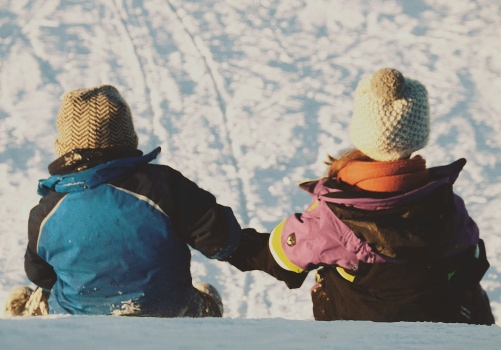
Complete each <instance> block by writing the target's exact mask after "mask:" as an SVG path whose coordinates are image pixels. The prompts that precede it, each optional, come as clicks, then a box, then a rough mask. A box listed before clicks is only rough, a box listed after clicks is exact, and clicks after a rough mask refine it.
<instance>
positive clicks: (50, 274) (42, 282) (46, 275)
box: [24, 193, 63, 290]
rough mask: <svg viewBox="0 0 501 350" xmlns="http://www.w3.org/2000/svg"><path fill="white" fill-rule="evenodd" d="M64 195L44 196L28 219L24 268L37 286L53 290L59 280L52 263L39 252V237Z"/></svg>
mask: <svg viewBox="0 0 501 350" xmlns="http://www.w3.org/2000/svg"><path fill="white" fill-rule="evenodd" d="M62 197H63V196H62V195H59V194H55V193H54V194H52V195H49V196H46V197H43V198H42V199H41V200H40V204H38V205H37V206H35V207H34V208H33V209H32V210H31V212H30V216H29V220H28V246H27V248H26V253H25V255H24V270H25V272H26V276H27V277H28V279H29V280H30V281H31V282H33V283H35V284H36V285H37V286H39V287H41V288H43V289H45V290H51V289H52V286H53V285H54V283H56V281H57V275H56V273H55V272H54V269H53V268H52V266H51V265H49V263H48V262H47V261H45V260H44V259H42V258H41V257H40V256H39V255H38V253H37V246H38V239H39V238H40V231H41V226H42V223H43V222H44V220H45V218H46V217H47V215H49V213H50V212H51V211H52V209H53V208H54V207H55V206H56V205H57V203H58V202H59V201H60V200H61V198H62Z"/></svg>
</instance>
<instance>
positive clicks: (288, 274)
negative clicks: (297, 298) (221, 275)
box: [224, 228, 308, 289]
mask: <svg viewBox="0 0 501 350" xmlns="http://www.w3.org/2000/svg"><path fill="white" fill-rule="evenodd" d="M269 238H270V235H269V234H268V233H259V232H257V231H256V230H255V229H253V228H246V229H243V230H242V238H241V240H240V244H239V246H238V248H237V249H236V250H235V252H233V254H231V256H229V257H228V258H226V259H224V260H225V261H228V262H229V263H230V264H231V265H233V266H235V267H236V268H237V269H239V270H240V271H251V270H260V271H264V272H266V273H267V274H269V275H271V276H273V277H275V278H276V279H277V280H279V281H284V282H285V284H286V285H287V287H289V289H295V288H299V287H301V285H302V284H303V282H304V280H305V279H306V276H307V275H308V272H307V271H305V272H302V273H296V272H292V271H288V270H285V269H283V268H282V267H281V266H280V265H278V263H277V262H276V261H275V258H273V255H272V254H271V251H270V248H269V244H268V240H269Z"/></svg>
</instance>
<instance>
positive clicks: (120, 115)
mask: <svg viewBox="0 0 501 350" xmlns="http://www.w3.org/2000/svg"><path fill="white" fill-rule="evenodd" d="M56 125H57V130H58V137H57V140H56V142H55V146H56V151H57V154H58V155H59V156H62V155H64V154H66V153H68V152H70V151H73V150H75V149H79V148H109V147H124V148H130V149H136V148H137V146H138V138H137V135H136V132H135V130H134V124H133V122H132V114H131V111H130V108H129V106H128V105H127V102H125V100H124V99H123V97H122V96H121V95H120V93H119V92H118V90H117V89H116V88H114V87H113V86H111V85H101V86H97V87H94V88H90V89H77V90H72V91H68V92H66V93H65V94H64V95H63V97H62V103H61V107H60V109H59V113H58V115H57V122H56Z"/></svg>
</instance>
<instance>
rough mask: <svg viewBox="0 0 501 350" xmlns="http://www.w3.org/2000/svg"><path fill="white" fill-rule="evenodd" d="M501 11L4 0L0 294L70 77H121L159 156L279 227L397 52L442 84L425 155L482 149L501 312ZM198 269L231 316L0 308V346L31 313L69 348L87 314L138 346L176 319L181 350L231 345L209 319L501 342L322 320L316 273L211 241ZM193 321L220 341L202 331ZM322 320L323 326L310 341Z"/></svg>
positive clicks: (435, 160)
mask: <svg viewBox="0 0 501 350" xmlns="http://www.w3.org/2000/svg"><path fill="white" fill-rule="evenodd" d="M500 18H501V3H500V2H499V1H497V0H476V1H467V0H385V1H383V0H373V1H370V0H365V1H362V0H356V1H350V0H339V1H329V0H315V1H297V0H261V1H258V0H226V1H209V0H202V1H200V0H198V1H197V0H191V1H189V0H184V1H181V0H148V1H141V0H114V1H111V0H109V1H104V0H101V1H99V0H92V1H91V0H88V1H61V0H45V1H41V0H39V1H37V0H10V1H9V0H0V57H1V59H0V177H1V180H2V181H0V201H1V202H2V206H1V207H0V219H1V221H2V230H1V231H0V242H1V243H0V303H1V304H3V302H4V299H5V297H6V295H7V294H8V293H9V291H10V290H11V289H12V288H13V287H15V286H18V285H23V284H27V283H28V281H27V280H26V278H25V275H24V271H23V255H24V249H25V245H26V240H27V237H26V220H27V215H28V212H29V210H30V208H31V207H32V206H34V205H35V204H36V203H37V201H38V197H37V195H36V184H37V179H39V178H45V177H47V175H48V174H47V170H46V167H47V165H48V164H49V163H50V162H51V161H52V160H53V159H54V158H55V156H56V155H55V151H54V147H53V142H54V140H55V138H56V128H55V117H56V114H57V110H58V107H59V96H60V95H61V94H62V93H63V92H64V91H66V90H70V89H75V88H80V87H91V86H95V85H99V84H103V83H108V84H113V85H115V86H116V87H117V88H118V89H119V90H120V91H121V92H122V94H123V95H124V97H125V98H126V99H127V101H128V102H129V104H130V106H131V108H132V111H133V114H134V118H135V125H136V128H137V131H138V133H139V137H140V148H141V149H143V150H144V151H150V150H151V149H153V148H154V147H156V146H157V145H160V146H162V150H163V151H162V154H161V158H160V162H161V163H164V164H169V165H171V166H173V167H174V168H176V169H178V170H180V171H181V172H182V173H183V174H184V175H186V176H187V177H189V178H191V179H192V180H194V181H196V182H197V183H198V184H199V185H200V186H201V187H203V188H205V189H207V190H210V191H211V192H212V193H214V194H215V195H216V196H217V198H218V200H219V202H220V203H223V204H225V205H229V206H231V207H232V208H233V209H234V211H235V212H236V214H237V216H238V218H239V220H240V222H241V224H242V226H250V227H255V228H257V229H258V230H263V231H269V230H271V229H272V228H273V227H274V226H275V225H276V224H278V223H279V222H280V221H281V220H282V219H284V218H285V217H287V216H288V215H290V214H292V213H293V212H296V211H298V212H300V211H302V210H303V209H304V207H305V206H306V205H307V203H308V202H309V198H308V196H307V195H306V194H305V193H301V191H300V190H299V189H298V188H297V185H296V184H297V183H298V182H300V181H302V180H304V179H311V178H317V177H320V176H323V175H324V174H325V166H324V165H323V163H322V162H323V161H324V160H325V159H326V154H327V153H331V154H333V155H336V154H338V153H339V151H341V150H343V149H345V148H347V147H350V145H351V144H350V140H349V137H348V134H347V126H348V124H349V120H350V117H351V110H352V98H353V91H354V88H355V87H356V85H357V83H358V81H359V80H360V78H361V77H363V76H365V75H366V74H371V73H373V72H375V71H376V70H377V69H379V68H382V67H394V68H397V69H399V70H401V71H402V72H403V73H404V75H408V76H409V77H412V78H415V79H418V80H420V81H421V82H422V83H424V84H425V85H426V86H427V88H428V91H429V94H430V102H431V112H432V118H433V119H432V134H431V140H430V143H429V145H428V147H427V148H426V149H425V150H423V152H421V154H422V155H423V156H424V157H425V158H426V159H427V161H428V164H429V165H430V166H435V165H441V164H445V163H447V162H451V161H453V160H455V159H457V158H461V157H465V158H467V159H468V164H467V166H466V168H465V170H464V172H463V173H462V175H461V177H460V178H459V180H458V183H457V186H456V191H457V192H458V193H459V194H461V195H462V196H463V197H464V199H465V202H466V204H467V207H468V209H469V210H470V212H471V214H472V216H473V217H474V218H475V220H476V222H477V224H478V225H479V227H480V229H481V236H482V237H483V238H484V240H485V241H486V244H487V250H488V258H489V260H490V262H491V268H490V270H489V271H488V273H487V275H486V276H485V278H484V281H483V286H484V287H485V288H486V290H487V291H488V294H489V296H490V298H491V301H492V307H493V310H494V313H495V316H496V319H497V320H501V232H499V227H500V226H501V225H500V224H501V220H500V218H499V214H498V212H499V211H500V210H501V181H500V180H501V157H500V154H501V152H500V151H501V138H500V137H499V135H500V134H501V118H500V115H501V99H500V98H499V96H500V95H501V60H500V59H499V52H500V49H501V46H500V44H499V37H500V35H501V19H500ZM496 43H497V44H496ZM192 271H193V276H194V281H195V282H200V281H207V282H210V283H212V284H214V285H215V286H217V287H218V289H219V290H220V291H221V294H222V295H223V298H224V302H225V310H226V317H227V319H224V320H217V321H214V320H211V321H207V320H203V321H202V320H182V321H180V320H144V319H140V320H136V319H120V320H115V319H113V320H109V319H108V318H96V319H92V320H89V319H88V318H83V319H82V318H56V319H50V320H44V319H39V320H0V324H1V326H0V338H1V340H0V346H1V344H2V342H4V341H7V342H8V344H9V346H11V347H15V346H16V344H18V346H19V347H25V346H23V345H28V344H31V343H30V341H29V340H27V339H26V338H24V337H22V336H20V334H21V332H23V331H25V330H26V329H28V328H29V329H30V330H33V331H34V332H36V333H37V334H41V333H44V332H47V331H48V332H50V334H51V336H50V337H49V339H51V340H54V341H58V342H60V344H65V345H67V346H68V344H71V345H72V346H73V344H74V343H73V342H74V340H75V339H76V338H77V337H84V335H85V334H86V333H85V330H86V329H87V330H89V333H95V331H99V334H100V335H101V337H102V338H105V335H103V333H102V332H103V331H102V330H104V331H109V332H110V334H109V335H110V339H112V340H113V339H120V338H121V337H123V339H125V340H127V344H129V345H130V344H137V341H138V340H137V339H136V338H135V337H134V336H133V334H134V333H131V332H127V330H128V329H136V328H138V329H137V333H138V334H139V336H140V334H141V333H144V332H146V330H145V329H146V327H153V328H152V329H162V327H164V326H165V327H167V328H169V329H170V328H172V329H173V330H174V331H169V333H168V334H163V333H160V334H159V335H158V339H159V340H163V341H165V342H169V341H172V338H176V340H175V342H174V344H177V345H178V346H179V347H182V346H181V345H182V344H183V343H182V339H184V340H186V341H187V342H188V343H189V344H192V345H193V344H209V345H211V346H212V347H214V348H215V347H219V345H220V344H221V339H219V338H218V337H217V336H212V334H219V335H222V334H225V333H226V330H228V332H232V331H233V332H237V335H242V336H243V338H244V343H245V344H247V345H249V344H252V343H253V342H257V343H255V344H260V343H259V342H260V341H267V340H272V339H278V338H277V337H282V336H283V337H284V338H287V344H286V345H288V346H290V347H292V348H293V347H296V348H302V347H303V346H301V345H304V347H310V346H311V345H315V346H317V345H323V344H326V341H330V343H340V344H344V345H343V346H344V347H347V346H348V344H350V342H353V338H357V337H358V338H357V341H358V343H356V344H360V345H365V346H364V347H367V345H368V344H370V346H372V345H374V344H373V343H374V336H375V335H377V337H378V338H379V337H382V338H380V339H386V340H387V341H389V342H390V343H391V342H392V341H393V343H392V344H394V345H396V346H397V347H398V348H404V347H403V346H401V345H403V344H406V342H405V343H404V342H403V341H402V342H401V341H400V340H399V339H400V334H398V333H400V332H402V330H404V331H405V332H410V334H411V335H412V336H416V337H417V338H418V339H416V340H415V341H414V342H413V343H411V344H410V345H409V347H410V348H414V347H419V346H424V345H430V344H433V342H434V341H436V340H437V339H435V338H440V339H441V340H440V341H442V340H443V337H445V339H446V340H447V339H449V340H450V341H451V342H453V343H454V344H456V345H455V346H454V347H456V348H461V346H462V345H465V344H473V342H471V341H473V340H476V339H478V340H479V341H482V342H483V343H482V344H484V345H485V346H479V348H489V347H490V348H495V347H496V346H495V344H496V343H497V344H498V345H499V343H500V334H501V333H500V332H499V328H498V327H490V328H489V327H472V326H469V327H467V326H451V325H440V326H439V329H440V330H441V333H436V332H435V328H433V327H432V326H430V325H427V324H416V325H409V324H396V325H384V324H372V323H365V322H361V323H357V322H347V323H339V322H336V323H318V322H311V320H312V314H311V302H310V298H309V288H310V287H311V285H312V279H313V276H310V277H309V280H308V281H307V282H306V283H305V285H304V286H303V288H301V289H299V290H297V291H289V290H287V288H286V287H285V286H284V285H282V284H281V283H279V282H277V281H275V280H274V279H272V278H271V277H268V276H266V275H264V274H262V273H259V272H253V273H246V274H244V273H240V272H239V271H237V270H236V269H234V268H232V267H230V266H229V265H226V264H223V263H220V262H213V261H208V260H207V259H205V258H203V257H202V256H201V254H199V253H197V252H194V253H193V263H192ZM254 318H259V319H260V320H248V319H254ZM282 318H283V319H282ZM143 325H144V326H143ZM465 327H466V328H465ZM185 328H189V329H191V330H192V331H193V329H196V332H201V334H203V335H206V336H207V337H209V339H208V340H207V339H204V340H200V342H199V343H197V341H198V340H196V339H198V338H195V339H193V338H191V332H188V331H187V330H184V329H185ZM272 329H273V330H272ZM297 329H304V330H305V331H304V332H299V333H296V330H297ZM317 329H320V330H325V331H326V334H327V335H326V337H325V338H322V337H321V336H318V337H316V338H315V339H314V340H313V343H312V342H311V341H309V342H304V343H303V342H298V340H299V338H298V335H304V337H305V338H306V337H308V335H309V336H310V337H311V334H312V332H313V334H320V333H321V332H320V333H316V332H317V331H316V330H317ZM77 330H78V332H77V335H75V336H74V337H73V336H68V337H67V338H65V337H64V335H63V336H62V335H61V333H62V334H65V333H73V332H75V331H77ZM122 332H123V333H122ZM272 332H273V333H272ZM329 332H331V333H329ZM362 332H366V333H368V334H369V336H368V338H367V339H366V340H365V342H366V343H364V341H363V340H360V339H359V337H360V333H362ZM263 333H265V335H264V338H263ZM322 334H323V333H322ZM428 334H429V338H428ZM439 334H440V337H438V335H439ZM466 334H469V335H468V336H466ZM470 334H471V336H470ZM478 334H480V335H483V336H485V337H487V336H488V337H487V338H486V339H483V338H481V337H479V338H475V337H476V336H477V335H478ZM370 335H373V336H370ZM180 337H182V338H180ZM383 337H384V338H383ZM405 337H408V336H407V335H405ZM405 337H404V338H402V339H410V338H405ZM409 337H410V336H409ZM493 337H494V338H493ZM317 338H318V339H317ZM82 339H83V338H82ZM280 339H282V338H280ZM452 339H454V340H452ZM490 339H492V341H491V342H489V341H490ZM90 341H92V340H90ZM110 341H111V340H110ZM149 341H152V342H153V343H151V344H156V343H154V341H153V340H151V339H150V340H149ZM317 341H318V343H317ZM234 342H235V343H232V344H240V340H237V338H235V340H234ZM360 342H362V343H360ZM451 342H449V345H451ZM382 344H385V343H384V342H383V343H382ZM437 344H438V345H441V346H442V345H444V344H446V343H443V342H440V343H437ZM437 344H436V345H437ZM489 344H490V346H489ZM376 345H377V344H376ZM130 346H131V347H130V348H133V346H132V345H130ZM156 346H157V347H160V346H161V345H160V344H157V345H156ZM153 347H154V346H152V348H153ZM249 348H251V346H250V345H249ZM381 348H382V347H381ZM463 348H468V347H466V346H465V347H463Z"/></svg>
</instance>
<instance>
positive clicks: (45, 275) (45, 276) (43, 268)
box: [24, 246, 57, 290]
mask: <svg viewBox="0 0 501 350" xmlns="http://www.w3.org/2000/svg"><path fill="white" fill-rule="evenodd" d="M24 270H25V271H26V276H28V279H29V280H30V281H31V282H33V283H35V284H36V285H37V286H39V287H41V288H43V289H45V290H51V289H52V286H53V285H54V283H56V281H57V276H56V273H55V272H54V269H53V268H52V266H51V265H49V264H48V263H47V262H46V261H45V260H43V259H42V258H41V257H40V256H39V255H38V254H37V253H34V252H33V251H32V250H31V249H30V247H29V246H28V248H27V249H26V254H25V255H24Z"/></svg>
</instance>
